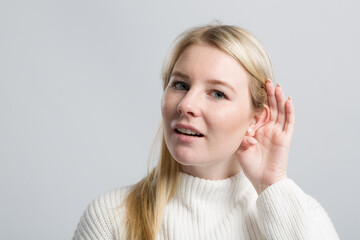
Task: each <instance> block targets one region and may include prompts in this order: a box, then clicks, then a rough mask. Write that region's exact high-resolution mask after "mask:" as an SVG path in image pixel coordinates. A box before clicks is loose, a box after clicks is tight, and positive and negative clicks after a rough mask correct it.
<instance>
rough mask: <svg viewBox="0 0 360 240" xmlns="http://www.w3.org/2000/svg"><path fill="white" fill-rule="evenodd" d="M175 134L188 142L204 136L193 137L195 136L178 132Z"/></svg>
mask: <svg viewBox="0 0 360 240" xmlns="http://www.w3.org/2000/svg"><path fill="white" fill-rule="evenodd" d="M175 134H176V135H177V137H178V139H179V140H180V141H182V142H186V143H191V142H194V141H197V140H200V139H202V138H203V137H193V136H189V135H185V134H181V133H178V132H175Z"/></svg>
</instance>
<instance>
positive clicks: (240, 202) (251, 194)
mask: <svg viewBox="0 0 360 240" xmlns="http://www.w3.org/2000/svg"><path fill="white" fill-rule="evenodd" d="M179 177H180V179H179V187H178V189H177V191H176V193H175V195H174V197H173V198H172V199H171V201H170V202H169V203H168V204H167V206H166V208H165V213H164V219H163V223H162V226H161V229H160V232H159V234H158V236H157V240H165V239H174V240H180V239H181V240H191V239H199V240H205V239H206V240H214V239H221V240H225V239H229V240H230V239H231V240H235V239H236V240H237V239H256V240H258V239H259V240H262V239H277V240H281V239H284V240H292V239H311V240H313V239H314V240H315V239H316V240H322V239H324V240H325V239H326V240H332V239H339V237H338V235H337V233H336V231H335V229H334V226H333V224H332V223H331V221H330V219H329V217H328V215H327V214H326V212H325V211H324V209H323V208H322V207H321V205H320V204H319V203H318V202H317V201H316V200H315V199H313V198H312V197H310V196H308V195H306V194H305V193H304V192H303V191H302V190H301V189H300V188H299V187H298V186H297V185H296V184H295V183H294V182H293V181H292V180H290V179H288V178H287V179H284V180H282V181H279V182H277V183H275V184H273V185H272V186H270V187H268V188H267V189H266V190H265V191H263V192H262V193H261V194H260V195H259V196H258V194H257V193H256V191H255V189H254V188H253V186H252V185H251V183H250V182H249V180H248V179H247V178H246V177H245V175H244V174H243V172H240V173H238V174H237V175H234V176H232V177H230V178H227V179H223V180H206V179H201V178H198V177H194V176H191V175H188V174H185V173H180V176H179ZM130 187H131V186H127V187H122V188H119V189H115V190H113V191H111V192H108V193H106V194H104V195H101V196H100V197H98V198H97V199H95V200H94V201H93V202H92V203H91V204H90V205H89V206H88V208H87V209H86V210H85V213H84V215H83V216H82V218H81V220H80V223H79V225H78V227H77V229H76V232H75V235H74V238H73V239H74V240H81V239H94V240H95V239H121V240H125V229H124V226H123V224H122V220H123V217H124V215H125V207H124V200H125V197H126V196H127V193H128V191H129V189H130Z"/></svg>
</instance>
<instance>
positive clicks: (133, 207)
mask: <svg viewBox="0 0 360 240" xmlns="http://www.w3.org/2000/svg"><path fill="white" fill-rule="evenodd" d="M195 43H205V44H208V45H210V46H213V47H215V48H218V49H220V50H222V51H224V52H226V53H227V54H229V55H230V56H232V57H233V58H234V59H235V60H236V61H238V62H239V64H241V65H242V67H243V68H244V69H245V70H246V71H247V73H248V77H249V79H250V84H249V88H250V89H249V90H250V93H251V102H252V107H253V110H254V111H257V112H258V111H262V110H263V106H264V104H265V103H266V91H265V89H264V86H265V83H266V80H267V79H272V80H273V70H272V65H271V61H270V58H269V55H268V53H267V52H266V50H265V48H264V47H263V46H262V44H261V43H260V42H259V40H257V39H256V38H255V37H254V36H253V35H252V34H251V33H249V32H248V31H246V30H244V29H242V28H240V27H237V26H229V25H220V24H211V25H205V26H200V27H195V28H191V29H189V30H188V31H185V32H184V33H182V34H181V35H179V37H177V38H176V40H175V42H174V44H173V47H172V50H171V52H170V54H169V55H168V57H167V58H166V59H165V61H164V65H163V69H162V81H163V90H165V88H166V87H167V85H168V83H169V79H170V75H171V72H172V70H173V68H174V65H175V63H176V61H177V59H178V58H179V57H180V55H181V54H182V52H183V51H184V50H185V49H186V48H187V47H188V46H190V45H191V44H195ZM158 137H159V138H161V152H160V157H159V161H158V163H157V165H156V166H155V167H154V168H153V169H152V171H151V172H148V174H147V176H146V177H144V178H143V179H142V180H141V181H140V182H138V183H137V184H135V185H134V186H133V188H132V189H131V190H130V192H129V195H128V196H127V198H126V217H125V230H126V239H127V240H155V238H156V236H157V234H158V232H159V230H160V227H161V223H162V218H163V213H164V209H165V206H166V204H167V202H168V201H169V200H170V199H171V198H172V196H173V194H174V192H175V191H176V188H177V182H178V173H179V171H180V165H179V163H178V162H177V161H176V160H175V159H173V157H172V156H171V154H170V152H169V150H168V148H167V146H166V143H165V140H164V135H163V130H162V127H161V126H160V128H159V131H158Z"/></svg>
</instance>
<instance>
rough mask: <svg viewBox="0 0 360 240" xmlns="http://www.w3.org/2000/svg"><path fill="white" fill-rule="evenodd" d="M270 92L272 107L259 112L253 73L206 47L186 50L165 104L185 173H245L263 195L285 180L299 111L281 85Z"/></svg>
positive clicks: (167, 129)
mask: <svg viewBox="0 0 360 240" xmlns="http://www.w3.org/2000/svg"><path fill="white" fill-rule="evenodd" d="M266 90H267V93H268V105H265V106H264V110H263V111H262V112H261V113H255V112H254V111H253V109H252V106H251V100H250V99H251V97H250V92H249V78H248V73H247V72H246V71H245V70H244V68H243V67H242V66H241V65H240V64H239V63H238V62H237V61H236V60H235V59H234V58H232V57H231V56H230V55H228V54H226V53H225V52H223V51H221V50H219V49H217V48H214V47H211V46H209V45H207V44H193V45H191V46H189V47H187V48H186V49H185V50H184V52H183V53H182V54H181V55H180V57H179V59H178V60H177V62H176V64H175V66H174V69H173V71H172V75H171V78H170V81H169V84H168V86H167V87H166V89H165V91H164V95H163V98H162V104H161V111H162V116H163V123H164V137H165V142H166V145H167V147H168V149H169V151H170V153H171V155H172V156H173V157H174V159H175V160H176V161H178V162H179V163H180V164H181V170H182V171H183V172H185V173H188V174H190V175H193V176H197V177H200V178H204V179H213V180H216V179H224V178H228V177H230V176H233V175H235V174H236V173H238V172H239V171H240V170H243V171H244V173H245V175H246V176H247V177H248V178H249V180H250V181H251V183H252V184H253V186H254V188H255V189H256V191H257V192H258V193H259V194H260V193H261V192H262V191H263V190H264V189H265V188H266V187H268V186H270V185H271V184H273V183H275V182H277V181H280V180H281V179H283V178H285V177H286V167H287V159H288V153H289V147H290V141H291V136H292V132H293V125H294V109H293V105H292V103H291V101H290V100H287V101H286V100H285V97H284V94H283V92H282V90H281V88H280V86H278V87H276V88H275V89H274V88H273V86H272V84H271V83H267V84H266ZM249 128H251V129H252V132H251V133H249V132H248V131H247V130H248V129H249ZM190 134H192V135H195V134H197V136H189V135H190Z"/></svg>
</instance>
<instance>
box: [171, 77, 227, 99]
mask: <svg viewBox="0 0 360 240" xmlns="http://www.w3.org/2000/svg"><path fill="white" fill-rule="evenodd" d="M178 84H185V85H186V89H179V88H178V87H177V85H178ZM171 86H172V87H173V88H175V89H177V90H186V91H187V90H189V88H188V86H187V84H186V83H184V82H181V81H174V82H173V83H172V84H171ZM211 93H216V94H218V93H220V94H221V95H222V97H221V98H217V97H214V96H213V97H214V98H216V99H219V100H221V99H226V98H227V96H226V94H225V93H224V92H222V91H219V90H216V89H214V90H212V92H211Z"/></svg>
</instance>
